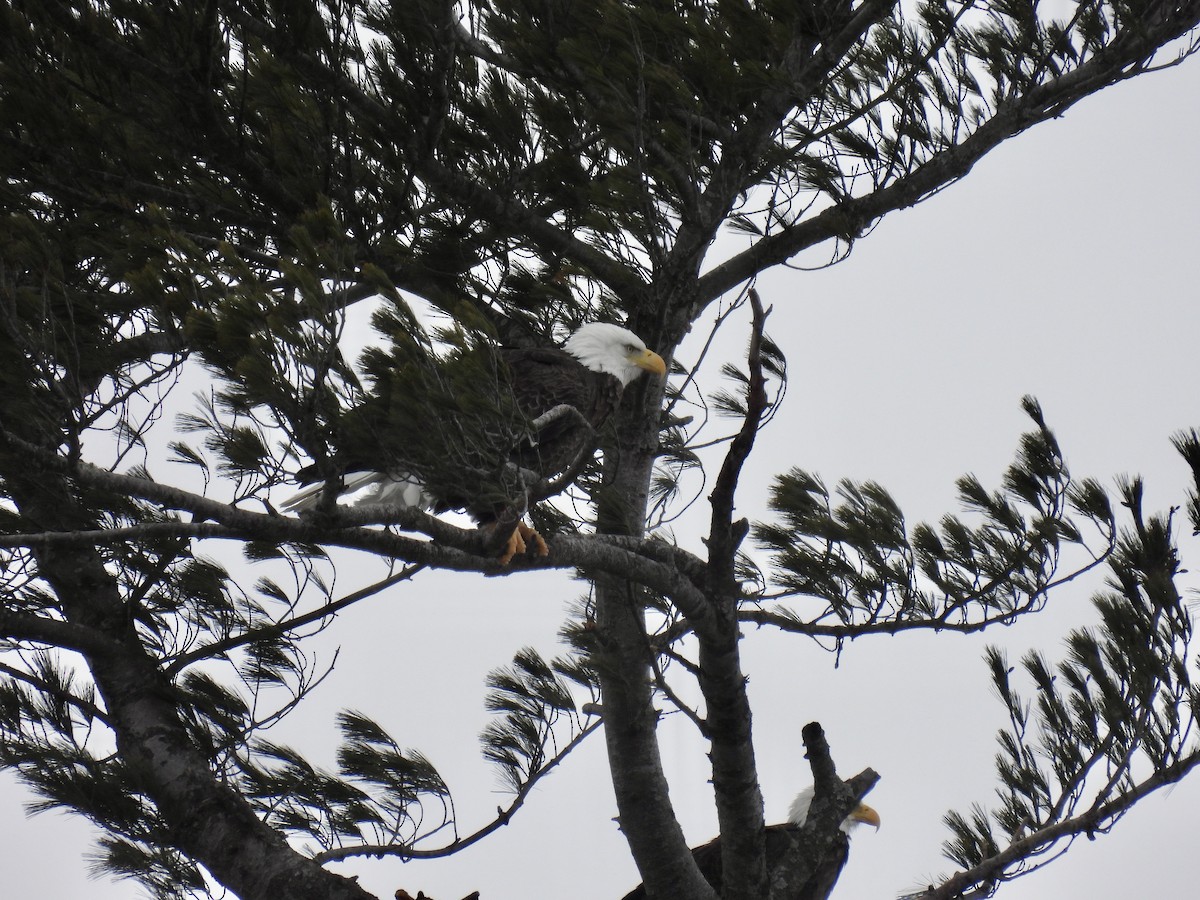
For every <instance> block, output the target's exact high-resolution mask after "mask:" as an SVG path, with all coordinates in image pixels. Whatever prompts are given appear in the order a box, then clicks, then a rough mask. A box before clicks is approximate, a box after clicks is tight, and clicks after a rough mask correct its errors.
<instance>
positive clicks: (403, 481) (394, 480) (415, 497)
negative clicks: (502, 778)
mask: <svg viewBox="0 0 1200 900" xmlns="http://www.w3.org/2000/svg"><path fill="white" fill-rule="evenodd" d="M323 490H325V483H324V482H317V483H316V484H310V485H308V486H307V487H304V488H301V489H300V490H299V491H297V492H296V493H294V494H293V495H292V496H291V497H289V498H288V499H287V500H285V501H284V502H283V504H282V507H283V511H284V512H294V513H300V512H304V511H305V510H309V509H315V508H316V506H317V503H318V502H320V500H321V492H322V491H323ZM360 491H361V492H362V493H361V494H358V492H360ZM352 494H358V496H354V497H351V495H352ZM346 498H348V499H349V500H350V502H349V505H350V506H360V505H362V504H367V503H380V504H389V505H391V506H399V507H401V508H402V509H410V508H413V507H416V508H417V509H426V510H427V509H430V508H431V507H432V506H433V498H432V497H430V496H429V495H428V494H427V493H425V488H424V486H423V485H422V484H421V483H420V482H419V481H417V480H416V479H414V478H411V477H409V476H406V475H390V474H388V473H387V472H350V473H348V474H347V475H346V476H345V478H343V479H342V490H341V492H340V494H339V500H340V499H346Z"/></svg>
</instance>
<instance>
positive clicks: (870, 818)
mask: <svg viewBox="0 0 1200 900" xmlns="http://www.w3.org/2000/svg"><path fill="white" fill-rule="evenodd" d="M848 818H850V819H851V820H852V821H854V822H861V823H862V824H864V825H874V826H875V830H876V831H878V830H879V813H877V812H875V810H873V809H871V807H869V806H867V804H865V803H860V804H858V806H857V807H856V808H855V810H854V812H852V813H850V815H849V817H848Z"/></svg>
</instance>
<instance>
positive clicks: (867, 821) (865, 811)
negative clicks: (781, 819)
mask: <svg viewBox="0 0 1200 900" xmlns="http://www.w3.org/2000/svg"><path fill="white" fill-rule="evenodd" d="M812 801H813V787H812V786H809V787H806V788H805V789H804V790H802V791H801V792H800V793H799V794H797V795H796V799H795V800H793V801H792V806H791V808H790V809H789V810H788V821H789V822H791V823H792V824H793V825H803V824H804V823H805V822H806V821H807V820H808V810H809V807H811V806H812ZM859 825H874V826H875V830H876V831H878V830H879V813H877V812H875V810H873V809H871V807H869V806H867V804H865V803H859V804H858V806H856V807H854V809H852V810H851V811H850V815H848V816H846V818H844V819H842V824H841V825H839V826H838V827H839V828H840V829H841V830H842V832H843V833H844V834H849V833H850V832H851V831H853V830H854V829H855V828H856V827H858V826H859Z"/></svg>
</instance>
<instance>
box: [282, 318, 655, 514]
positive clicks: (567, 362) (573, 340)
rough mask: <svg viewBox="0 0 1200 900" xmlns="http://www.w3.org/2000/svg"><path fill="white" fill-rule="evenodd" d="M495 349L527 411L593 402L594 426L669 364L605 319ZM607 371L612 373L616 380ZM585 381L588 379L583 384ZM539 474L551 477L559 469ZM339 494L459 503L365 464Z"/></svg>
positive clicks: (310, 498)
mask: <svg viewBox="0 0 1200 900" xmlns="http://www.w3.org/2000/svg"><path fill="white" fill-rule="evenodd" d="M497 352H498V353H500V354H501V358H502V359H504V360H505V362H506V363H507V364H508V369H509V370H510V372H511V373H512V379H513V384H512V387H513V391H514V394H515V396H516V397H517V402H518V405H520V406H521V407H522V412H523V413H524V414H525V415H527V416H528V417H529V418H530V419H533V418H536V417H537V416H539V415H541V414H542V413H543V412H546V411H547V410H548V409H549V408H551V407H553V406H556V405H560V404H563V403H566V404H567V405H574V406H577V407H578V406H581V405H589V406H590V407H591V408H589V409H579V412H580V413H581V414H582V415H583V416H584V418H585V419H587V420H588V421H589V424H590V425H591V427H592V428H597V427H599V426H600V424H602V422H603V419H604V418H605V417H606V416H607V415H608V413H609V412H610V411H611V409H612V408H613V407H614V406H615V400H617V399H619V397H620V393H621V390H622V389H623V388H624V387H626V386H627V385H629V384H630V383H631V382H632V381H634V380H635V379H636V378H638V377H639V376H641V375H643V374H644V373H646V372H651V373H653V374H655V375H658V376H660V377H661V376H664V375H666V364H665V363H664V362H663V359H662V357H660V356H659V355H658V354H657V353H655V352H654V351H653V350H649V349H647V347H646V344H645V342H643V341H642V339H641V338H639V337H638V336H637V335H636V334H634V333H633V332H632V331H630V330H629V329H627V328H622V327H621V326H619V325H611V324H608V323H605V322H591V323H589V324H586V325H583V326H582V327H580V328H579V329H578V330H577V331H576V332H575V333H574V334H572V335H571V337H570V338H569V339H568V340H567V342H566V344H565V345H564V346H563V348H562V350H540V351H538V350H532V351H520V350H505V351H497ZM581 367H582V368H581ZM547 370H553V373H554V374H553V376H552V377H548V376H549V374H550V373H549V372H548V371H547ZM522 373H528V375H529V376H531V377H532V378H533V380H534V382H536V384H534V385H532V386H531V389H530V391H529V392H528V396H527V398H526V402H522V399H523V394H522V390H521V378H522ZM604 376H611V379H615V380H616V384H615V385H614V384H612V381H611V379H609V378H605V377H604ZM585 381H586V382H588V384H586V385H584V384H583V382H585ZM605 382H607V383H608V385H609V386H608V387H606V386H605ZM548 384H549V385H550V387H549V388H548V387H547V385H548ZM601 395H604V396H603V402H601V400H600V399H598V398H600V396H601ZM541 474H542V475H543V476H546V477H549V476H551V475H553V474H556V473H554V472H543V473H541ZM324 487H325V485H324V483H323V482H321V481H317V482H316V483H313V484H309V485H308V486H307V487H305V488H303V489H302V490H300V491H298V492H297V493H296V494H294V495H293V496H292V497H290V498H288V500H287V501H286V502H285V503H284V504H283V509H284V510H285V511H288V512H303V511H305V510H308V509H313V508H315V507H316V506H317V504H318V503H319V501H320V498H321V496H322V493H323V491H324ZM340 494H341V495H342V496H346V495H349V494H355V495H356V496H355V497H354V500H353V502H354V504H355V505H357V504H360V503H382V504H392V505H396V506H400V507H405V508H412V507H417V508H421V509H437V508H438V507H442V508H450V507H456V506H459V503H457V502H447V500H446V498H444V497H434V496H431V495H430V493H429V492H428V491H427V490H426V489H425V487H424V485H422V484H421V482H420V480H419V479H417V478H414V477H412V476H411V474H409V473H406V472H402V471H395V470H393V471H371V470H370V469H369V468H366V467H363V466H354V467H349V466H348V467H347V470H346V471H345V472H344V475H343V482H342V490H341V491H340ZM454 499H455V500H457V499H458V498H454Z"/></svg>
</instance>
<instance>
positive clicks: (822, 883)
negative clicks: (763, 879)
mask: <svg viewBox="0 0 1200 900" xmlns="http://www.w3.org/2000/svg"><path fill="white" fill-rule="evenodd" d="M812 799H813V789H812V788H811V787H809V788H805V789H804V790H803V791H801V792H800V793H799V794H797V795H796V799H795V800H793V801H792V806H791V809H790V810H788V821H787V822H784V823H782V824H779V825H768V826H767V827H766V840H767V846H766V855H767V870H768V871H770V870H771V869H773V868H774V867H775V866H776V864H777V863H778V861H779V859H780V857H782V856H783V854H784V853H785V852H786V851H787V850H788V847H789V843H790V842H789V841H788V839H787V838H788V836H789V835H794V834H795V833H796V832H797V831H798V830H799V829H800V827H801V826H803V825H804V823H805V821H806V820H807V819H808V809H809V807H810V806H811V805H812ZM861 824H867V825H874V826H875V828H876V829H878V828H879V813H877V812H875V810H873V809H871V807H869V806H867V805H866V804H865V803H859V804H858V806H856V807H855V808H854V810H853V811H851V813H850V815H848V816H846V818H845V819H843V820H842V824H841V826H840V832H839V834H838V835H837V836H836V837H835V838H834V842H833V844H832V845H830V847H829V851H828V852H827V853H826V855H825V858H824V859H823V860H821V863H820V864H819V865H818V866H817V867H816V869H815V870H814V871H813V873H812V876H811V877H810V878H809V879H808V881H806V882H805V883H804V885H803V886H802V887H801V888H800V890H799V891H797V892H796V893H795V894H793V895H792V897H791V898H790V900H825V898H827V897H828V896H829V895H830V893H831V892H832V891H833V886H834V885H835V884H836V883H837V880H838V876H839V875H840V874H841V873H842V867H843V866H845V865H846V859H847V857H848V856H849V854H850V832H851V831H852V830H854V828H855V827H857V826H858V825H861ZM692 858H693V859H695V860H696V865H697V866H698V867H699V869H700V872H701V874H703V875H704V878H705V880H707V881H708V883H709V884H711V885H712V886H713V887H714V888H716V889H717V891H718V893H719V892H720V890H721V881H722V872H721V838H720V837H716V838H713V839H712V840H711V841H709V842H708V843H707V844H703V845H701V846H699V847H693V848H692ZM645 897H646V888H645V887H644V886H643V885H638V886H637V887H636V888H634V889H633V890H632V891H631V892H630V893H628V894H626V895H625V900H645Z"/></svg>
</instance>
